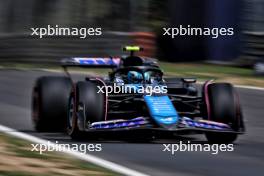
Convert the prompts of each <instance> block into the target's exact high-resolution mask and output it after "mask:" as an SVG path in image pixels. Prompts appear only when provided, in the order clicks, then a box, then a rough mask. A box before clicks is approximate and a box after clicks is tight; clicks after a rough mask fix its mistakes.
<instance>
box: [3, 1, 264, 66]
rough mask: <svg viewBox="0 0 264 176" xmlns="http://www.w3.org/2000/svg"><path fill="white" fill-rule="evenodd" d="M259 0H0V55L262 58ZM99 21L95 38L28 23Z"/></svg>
mask: <svg viewBox="0 0 264 176" xmlns="http://www.w3.org/2000/svg"><path fill="white" fill-rule="evenodd" d="M263 17H264V0H232V1H230V0H200V1H197V0H188V1H185V0H74V1H72V0H27V1H21V0H0V61H1V62H13V61H16V62H18V61H19V62H39V63H40V62H45V63H47V62H50V63H53V62H56V61H58V60H59V59H61V58H63V57H69V56H108V55H113V56H115V55H121V54H123V53H122V51H121V50H120V48H121V46H123V45H127V44H137V45H141V46H143V47H144V48H145V50H144V52H143V53H142V54H143V55H146V56H150V57H158V58H159V59H160V60H165V61H170V62H180V61H185V62H189V61H201V60H203V61H209V62H213V63H232V64H234V63H235V64H237V65H246V66H251V65H252V64H254V63H255V62H256V60H263V56H264V18H263ZM188 24H190V25H191V26H192V27H211V28H213V27H226V28H228V27H233V28H234V31H235V33H234V35H233V36H228V37H227V36H223V37H218V38H217V39H212V38H211V37H206V36H200V37H199V36H184V37H183V36H182V37H176V38H174V39H171V38H169V37H166V36H162V34H163V30H162V28H163V27H178V26H179V25H188ZM47 25H54V26H55V25H59V26H60V27H102V31H103V35H102V36H88V37H87V38H86V39H79V38H78V37H69V36H60V37H58V36H57V37H55V36H52V37H45V38H43V39H39V38H38V37H36V36H31V35H30V34H31V30H30V28H32V27H47Z"/></svg>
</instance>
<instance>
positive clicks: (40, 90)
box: [32, 76, 71, 132]
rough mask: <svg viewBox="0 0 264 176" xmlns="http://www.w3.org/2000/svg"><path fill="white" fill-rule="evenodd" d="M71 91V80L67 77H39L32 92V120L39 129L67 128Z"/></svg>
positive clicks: (56, 129) (41, 130) (59, 129)
mask: <svg viewBox="0 0 264 176" xmlns="http://www.w3.org/2000/svg"><path fill="white" fill-rule="evenodd" d="M70 91H71V81H70V79H68V78H66V77H51V76H45V77H40V78H38V79H37V81H36V83H35V86H34V88H33V92H32V94H33V95H32V120H33V123H34V126H35V129H36V130H37V131H39V132H49V131H63V130H64V129H65V127H66V119H67V107H68V99H69V95H70Z"/></svg>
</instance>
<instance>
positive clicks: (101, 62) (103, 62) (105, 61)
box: [61, 57, 121, 68]
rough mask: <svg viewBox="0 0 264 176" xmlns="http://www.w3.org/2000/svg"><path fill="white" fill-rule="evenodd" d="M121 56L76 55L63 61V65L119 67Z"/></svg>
mask: <svg viewBox="0 0 264 176" xmlns="http://www.w3.org/2000/svg"><path fill="white" fill-rule="evenodd" d="M120 61H121V59H120V58H112V57H108V58H101V57H98V58H92V57H74V58H67V59H63V60H62V61H61V65H62V67H64V68H66V67H85V68H117V67H119V65H120Z"/></svg>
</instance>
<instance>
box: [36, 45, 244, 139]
mask: <svg viewBox="0 0 264 176" xmlns="http://www.w3.org/2000/svg"><path fill="white" fill-rule="evenodd" d="M124 50H125V51H129V52H130V55H128V56H125V57H120V58H112V57H109V58H85V57H82V58H69V59H64V60H63V61H62V67H63V68H64V70H65V73H66V76H65V77H60V76H44V77H40V78H38V79H37V80H36V82H35V85H34V88H33V95H32V97H33V101H32V119H33V122H34V124H35V128H36V130H37V131H58V130H66V131H67V133H68V134H69V135H70V136H71V137H72V138H73V139H80V138H83V137H86V138H88V139H90V138H91V139H98V138H103V137H105V136H108V135H112V134H113V136H114V137H117V136H124V137H125V138H129V137H133V138H138V139H139V138H140V139H150V138H151V139H152V138H153V137H156V138H158V137H162V136H170V137H174V136H175V134H176V135H177V134H181V135H182V134H187V133H204V134H205V135H206V137H207V139H208V141H209V142H210V143H231V142H233V141H234V140H235V139H236V138H237V135H238V134H242V133H244V130H245V127H244V122H243V116H242V112H241V107H240V103H239V98H238V94H237V92H236V90H235V89H234V87H233V86H232V85H231V84H229V83H215V82H213V81H207V82H205V83H204V84H203V85H202V86H197V85H196V84H195V82H196V79H194V78H165V77H163V71H162V70H161V69H160V68H159V66H158V65H157V62H156V60H154V59H151V58H145V57H140V56H136V55H135V52H137V51H139V50H141V48H140V47H137V46H128V47H125V48H124ZM69 67H84V68H108V69H112V71H111V72H110V73H109V74H108V76H105V77H102V76H101V77H99V76H87V77H86V78H85V80H81V81H75V80H74V79H73V78H72V76H71V74H70V73H69V71H68V70H69ZM175 69H177V68H175ZM197 87H198V88H197ZM130 134H132V135H130Z"/></svg>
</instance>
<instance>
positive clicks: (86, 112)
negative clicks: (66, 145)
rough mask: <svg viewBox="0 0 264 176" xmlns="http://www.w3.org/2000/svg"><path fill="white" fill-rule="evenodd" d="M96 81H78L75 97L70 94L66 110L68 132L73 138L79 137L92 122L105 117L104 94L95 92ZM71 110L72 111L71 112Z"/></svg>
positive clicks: (96, 90) (96, 89)
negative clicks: (67, 109) (67, 110)
mask: <svg viewBox="0 0 264 176" xmlns="http://www.w3.org/2000/svg"><path fill="white" fill-rule="evenodd" d="M97 85H99V84H97V83H96V82H89V81H87V82H78V83H77V84H76V89H75V98H74V96H73V95H74V94H72V96H71V99H70V103H69V106H70V107H69V112H68V134H69V135H70V136H71V137H72V138H73V139H80V138H82V137H83V133H82V132H84V131H85V130H86V129H88V128H89V125H90V124H91V123H93V122H98V121H103V120H104V118H105V113H106V112H105V108H106V107H105V95H104V94H102V93H97V92H98V88H97ZM72 112H73V113H72Z"/></svg>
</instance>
